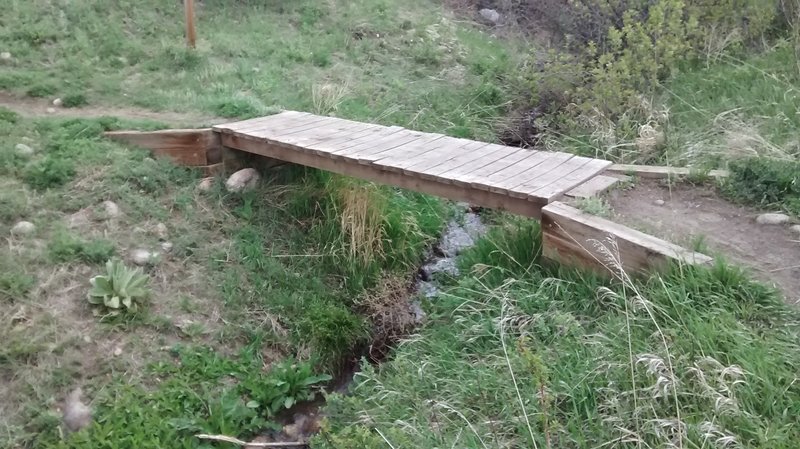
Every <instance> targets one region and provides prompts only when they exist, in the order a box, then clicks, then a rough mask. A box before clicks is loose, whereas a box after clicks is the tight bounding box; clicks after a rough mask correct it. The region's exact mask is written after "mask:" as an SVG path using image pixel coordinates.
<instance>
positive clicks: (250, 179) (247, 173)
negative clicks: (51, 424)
mask: <svg viewBox="0 0 800 449" xmlns="http://www.w3.org/2000/svg"><path fill="white" fill-rule="evenodd" d="M260 180H261V175H259V174H258V172H257V171H256V169H254V168H243V169H241V170H239V171H237V172H236V173H234V174H232V175H231V176H230V178H228V180H227V181H225V187H226V188H227V189H228V191H229V192H241V191H244V190H249V189H252V188H253V187H255V186H256V185H258V182H259V181H260Z"/></svg>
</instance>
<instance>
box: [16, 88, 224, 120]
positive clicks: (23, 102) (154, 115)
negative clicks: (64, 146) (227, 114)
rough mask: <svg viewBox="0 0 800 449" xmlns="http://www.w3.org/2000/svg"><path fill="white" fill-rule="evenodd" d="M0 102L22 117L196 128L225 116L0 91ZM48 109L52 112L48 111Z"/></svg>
mask: <svg viewBox="0 0 800 449" xmlns="http://www.w3.org/2000/svg"><path fill="white" fill-rule="evenodd" d="M0 106H2V107H5V108H8V109H10V110H12V111H14V112H16V113H17V114H20V115H22V116H24V117H80V118H92V117H104V116H108V117H119V118H124V119H133V120H154V121H158V122H164V123H168V124H170V125H175V126H185V127H190V128H197V127H200V126H208V125H216V124H220V123H225V122H227V121H230V120H227V119H224V118H220V117H214V116H208V115H203V114H193V113H183V112H168V111H158V112H157V111H150V110H148V109H142V108H135V107H108V106H95V105H90V106H84V107H80V108H63V107H54V106H53V105H52V104H51V103H50V102H49V101H48V100H45V99H42V98H29V97H20V96H16V95H13V94H10V93H8V92H3V91H0ZM48 109H51V110H55V112H48Z"/></svg>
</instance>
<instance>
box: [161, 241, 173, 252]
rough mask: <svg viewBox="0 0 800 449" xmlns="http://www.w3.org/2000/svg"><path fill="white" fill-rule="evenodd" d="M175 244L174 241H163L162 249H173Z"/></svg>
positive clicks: (166, 250) (167, 250) (165, 250)
mask: <svg viewBox="0 0 800 449" xmlns="http://www.w3.org/2000/svg"><path fill="white" fill-rule="evenodd" d="M172 248H173V245H172V242H161V250H162V251H164V252H165V253H168V252H170V251H172Z"/></svg>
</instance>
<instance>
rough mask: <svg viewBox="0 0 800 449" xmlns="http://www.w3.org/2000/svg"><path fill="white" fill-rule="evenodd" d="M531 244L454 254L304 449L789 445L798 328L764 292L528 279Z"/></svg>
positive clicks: (689, 277) (562, 276)
mask: <svg viewBox="0 0 800 449" xmlns="http://www.w3.org/2000/svg"><path fill="white" fill-rule="evenodd" d="M535 231H536V229H535V227H532V226H531V225H529V224H525V223H520V224H519V225H517V226H512V227H510V228H507V229H504V230H496V231H494V232H493V233H491V234H490V235H489V236H488V237H487V239H485V240H484V241H483V242H482V243H481V244H480V245H478V246H477V247H476V248H474V249H473V250H472V251H471V252H469V253H467V254H465V255H464V257H463V259H462V265H463V266H464V268H468V267H472V268H473V271H472V272H473V275H470V276H466V277H465V278H464V279H462V280H461V281H460V282H459V283H458V284H457V285H455V286H453V287H451V288H449V289H446V290H445V291H443V292H442V293H441V294H440V295H439V296H437V297H436V298H433V299H431V300H430V301H428V302H426V303H425V308H426V311H427V312H428V317H429V321H428V323H427V324H426V326H425V327H424V329H422V330H421V331H419V333H418V335H415V336H414V338H412V339H411V340H410V341H407V342H405V343H404V344H403V345H401V346H399V347H398V348H397V349H396V350H395V352H394V354H393V357H392V360H391V361H388V362H386V363H384V364H383V365H381V366H380V368H372V367H370V366H366V368H365V370H364V371H363V372H362V373H361V374H360V375H359V376H358V377H357V382H356V385H355V386H354V387H353V390H352V391H353V394H352V395H351V396H349V397H344V396H340V395H334V396H333V397H332V398H329V401H328V407H327V409H326V410H327V413H328V414H329V427H328V428H327V431H326V433H324V434H323V435H321V436H319V437H317V438H316V444H315V446H314V447H325V448H337V447H365V448H370V447H374V448H384V447H388V446H392V447H452V446H457V447H465V448H481V447H540V448H548V447H553V448H555V447H576V448H577V447H581V448H590V447H604V446H614V445H617V444H621V446H624V447H628V446H630V447H636V446H637V445H641V447H668V446H670V442H671V443H672V444H673V445H674V446H671V447H721V446H720V444H722V442H723V441H726V439H727V438H731V439H732V440H733V441H735V442H736V445H737V447H747V448H787V449H788V448H790V447H794V445H795V444H796V441H797V440H798V438H800V434H799V433H798V432H800V429H798V428H796V426H795V425H794V416H795V414H796V413H797V412H798V411H800V409H799V407H800V387H798V385H797V383H796V382H795V381H794V379H795V378H796V372H795V371H796V369H795V367H796V366H797V364H798V363H800V344H798V341H799V340H798V336H800V334H799V332H800V326H799V325H800V316H798V314H797V311H796V310H793V309H789V308H788V307H787V306H785V305H784V304H783V303H782V302H781V300H780V299H779V297H778V296H777V295H776V293H775V292H774V291H771V290H769V289H767V288H765V287H763V286H761V285H759V284H756V283H753V282H751V281H749V280H748V279H747V277H746V276H745V275H743V274H742V273H740V272H739V271H738V270H737V269H735V268H732V267H729V266H725V265H723V264H720V265H718V266H716V267H714V268H712V269H690V268H688V267H680V268H679V267H675V269H673V270H672V271H671V272H670V273H668V274H666V275H664V276H663V277H659V276H653V277H651V278H649V279H641V280H636V281H626V282H625V283H624V284H623V283H620V282H609V281H602V280H600V279H598V278H595V277H593V276H588V275H586V274H581V273H578V272H575V271H572V270H564V269H553V268H543V267H542V266H540V265H539V255H538V251H537V250H536V249H535V248H537V247H538V242H536V241H533V242H532V241H531V240H532V237H531V236H532V235H535ZM533 240H536V239H535V238H534V239H533ZM531 243H533V245H532V246H529V245H531ZM531 248H533V249H531ZM401 422H402V425H400V424H399V423H401ZM679 426H680V429H682V430H681V434H682V436H681V437H677V436H676V435H677V429H678V428H679ZM623 441H624V442H625V443H624V444H622V442H623Z"/></svg>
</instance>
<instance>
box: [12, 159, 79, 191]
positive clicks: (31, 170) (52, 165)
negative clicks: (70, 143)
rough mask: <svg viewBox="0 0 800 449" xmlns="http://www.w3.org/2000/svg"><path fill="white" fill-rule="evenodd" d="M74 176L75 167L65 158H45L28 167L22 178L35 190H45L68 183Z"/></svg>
mask: <svg viewBox="0 0 800 449" xmlns="http://www.w3.org/2000/svg"><path fill="white" fill-rule="evenodd" d="M74 176H75V165H74V164H73V163H72V162H71V161H70V160H68V159H66V158H61V157H55V156H50V155H48V156H45V157H44V158H43V159H40V160H39V161H36V162H34V163H32V164H30V165H28V166H27V167H26V168H25V170H24V172H23V174H22V178H23V179H24V180H25V182H26V183H28V185H29V186H31V187H33V188H34V189H37V190H46V189H49V188H52V187H59V186H62V185H64V184H66V183H68V182H69V181H70V180H71V179H72V178H73V177H74Z"/></svg>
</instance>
